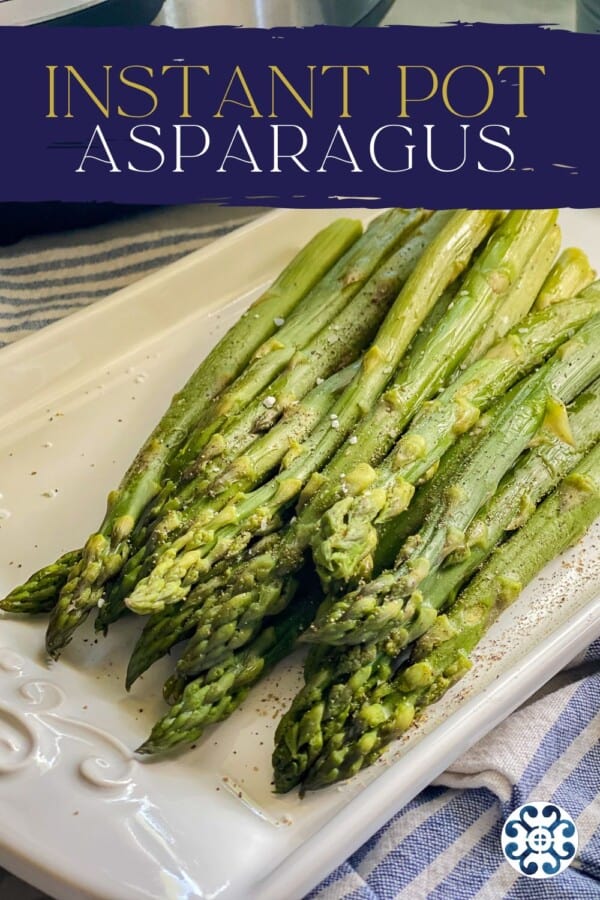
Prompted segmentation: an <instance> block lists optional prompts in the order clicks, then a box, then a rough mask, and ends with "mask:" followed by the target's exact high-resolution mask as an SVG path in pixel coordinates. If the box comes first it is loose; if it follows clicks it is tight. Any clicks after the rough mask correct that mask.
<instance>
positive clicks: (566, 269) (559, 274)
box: [535, 247, 596, 309]
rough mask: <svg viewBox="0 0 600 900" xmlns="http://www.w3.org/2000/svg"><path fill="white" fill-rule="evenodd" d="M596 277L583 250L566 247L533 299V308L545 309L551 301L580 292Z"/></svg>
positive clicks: (565, 298) (558, 300)
mask: <svg viewBox="0 0 600 900" xmlns="http://www.w3.org/2000/svg"><path fill="white" fill-rule="evenodd" d="M595 277H596V273H595V271H594V270H593V269H592V267H591V265H590V261H589V259H588V258H587V256H586V254H585V253H584V252H583V250H580V249H579V248H578V247H568V248H567V249H566V250H563V252H562V253H561V255H560V257H559V260H558V262H557V264H556V266H555V267H554V268H553V270H552V271H551V272H550V274H549V275H548V278H547V279H546V281H545V282H544V284H543V285H542V288H541V290H540V292H539V294H538V297H537V299H536V301H535V309H546V307H548V306H551V305H552V304H553V303H559V302H560V301H561V300H567V299H568V298H569V297H574V296H575V295H576V294H580V293H581V292H582V291H583V290H584V288H586V287H587V286H588V285H589V284H591V283H592V281H593V280H594V278H595Z"/></svg>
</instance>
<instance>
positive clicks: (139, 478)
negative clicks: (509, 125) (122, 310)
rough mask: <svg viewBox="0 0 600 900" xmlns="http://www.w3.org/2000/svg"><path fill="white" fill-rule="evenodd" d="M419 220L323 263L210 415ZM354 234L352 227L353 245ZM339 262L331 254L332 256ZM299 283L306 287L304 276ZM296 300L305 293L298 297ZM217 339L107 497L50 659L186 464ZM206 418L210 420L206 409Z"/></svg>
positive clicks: (236, 399) (400, 218)
mask: <svg viewBox="0 0 600 900" xmlns="http://www.w3.org/2000/svg"><path fill="white" fill-rule="evenodd" d="M420 217H421V214H420V213H419V212H418V211H416V212H410V211H405V210H392V211H391V212H390V213H387V214H384V215H383V216H380V217H379V218H378V219H377V220H376V221H375V222H374V223H372V224H371V226H370V228H369V229H368V230H367V232H366V234H365V235H364V236H363V237H362V238H361V239H359V240H358V241H357V242H356V247H351V248H350V250H349V251H348V252H347V253H346V254H345V255H344V256H343V257H342V259H341V260H339V261H338V262H337V263H336V264H335V265H334V266H333V268H331V267H330V265H329V262H330V261H331V260H330V259H329V260H328V265H327V269H330V271H328V272H327V274H326V275H325V277H324V278H323V279H322V280H321V281H320V283H319V284H317V286H316V287H315V288H314V289H313V290H310V291H309V292H308V295H307V296H305V297H304V301H303V302H302V303H301V304H300V305H298V303H296V304H295V306H296V307H297V308H296V309H295V312H293V313H292V315H291V316H290V318H289V319H288V320H287V322H286V324H284V325H283V326H282V327H281V328H280V330H279V332H278V334H277V335H276V336H274V337H272V338H270V339H269V340H267V341H266V342H264V343H263V344H262V345H261V346H260V347H259V348H258V350H256V351H255V353H254V362H253V363H252V364H251V365H250V366H247V367H246V369H245V371H244V373H243V374H242V375H241V376H240V377H239V378H238V379H237V381H236V382H235V384H234V385H233V386H232V387H231V389H230V390H225V391H223V392H221V393H220V394H219V400H218V404H219V409H218V411H219V412H221V413H223V410H224V407H225V406H226V405H228V406H229V408H231V407H232V405H235V403H240V404H244V403H245V402H247V399H248V397H250V399H252V397H254V396H255V394H251V393H249V391H251V389H252V390H254V391H256V392H258V391H260V389H261V387H262V386H264V385H265V384H267V383H268V381H269V380H270V379H271V377H273V375H274V374H277V371H279V370H280V369H281V368H282V367H283V366H284V365H285V364H286V362H288V361H289V359H290V358H291V357H292V356H293V354H294V352H295V349H296V347H297V346H298V345H300V346H301V345H302V339H303V337H304V338H305V339H306V335H307V334H308V337H310V335H311V333H315V332H318V330H320V327H321V326H322V325H323V324H325V323H326V322H327V321H329V320H330V319H331V318H332V317H333V316H334V315H335V314H336V312H338V311H339V310H340V309H341V308H343V307H344V305H345V304H346V302H347V301H348V299H349V297H351V296H353V294H354V293H356V291H358V290H359V288H360V287H361V285H362V283H364V281H365V280H366V279H367V278H368V277H369V275H370V274H371V272H372V271H373V269H374V268H376V266H377V264H378V263H379V262H381V261H382V259H385V258H386V257H387V256H389V254H390V253H391V252H392V251H393V249H394V247H395V246H396V245H397V244H398V242H399V241H401V240H402V239H403V237H404V236H405V235H406V232H407V231H410V230H411V229H412V228H413V227H414V224H415V222H418V221H419V219H420ZM355 227H356V226H355V225H354V224H353V225H352V229H353V240H354V232H355ZM347 244H348V241H346V245H347ZM339 255H340V254H339V252H338V253H337V257H339ZM323 269H324V267H323V264H322V263H321V261H320V260H319V262H318V274H319V275H321V274H322V273H323ZM325 271H326V270H325ZM296 278H297V276H296ZM304 279H305V283H306V279H307V276H306V275H305V276H304ZM282 280H283V284H284V286H285V284H286V281H285V273H284V276H282V277H281V278H280V279H279V280H278V282H277V284H278V285H280V284H281V282H282ZM317 281H318V279H317V278H314V277H312V275H311V277H310V279H309V283H310V284H311V285H314V284H316V283H317ZM294 283H295V281H292V286H293V285H294ZM279 293H280V288H278V289H277V294H279ZM303 293H304V294H306V291H304V292H303ZM279 305H280V306H282V305H284V306H288V307H289V304H282V303H281V299H280V303H279ZM267 306H268V309H269V313H270V315H269V320H268V321H269V329H270V330H272V329H273V328H274V327H275V326H274V324H273V323H274V319H273V317H272V315H271V313H272V303H271V302H270V301H269V303H268V304H267ZM255 309H257V310H258V312H257V313H256V314H258V315H259V317H261V318H259V319H258V320H256V319H254V318H252V319H251V320H250V325H249V326H246V324H245V323H246V321H247V320H246V319H244V320H242V321H243V322H244V325H243V326H242V325H236V326H235V331H237V330H240V329H241V330H242V333H243V334H245V331H243V329H245V328H246V327H248V328H250V331H251V332H252V333H253V334H254V329H255V328H256V325H257V324H260V322H261V321H262V318H264V316H265V313H264V307H263V305H262V304H261V305H259V306H257V307H255ZM253 315H254V314H253ZM275 319H277V320H278V317H277V316H275ZM311 329H313V331H312V332H311ZM230 334H231V333H230ZM234 336H235V335H234ZM225 340H226V341H227V343H226V345H225V349H223V348H222V347H221V345H218V346H217V348H215V350H213V351H212V353H211V354H209V356H208V357H207V360H206V361H205V363H203V365H202V366H201V372H200V370H199V372H200V375H198V374H197V375H196V376H194V377H193V379H192V380H191V382H190V383H189V384H188V385H187V386H186V388H184V389H183V391H181V392H180V393H179V394H178V395H176V397H175V398H174V401H173V403H172V404H171V407H170V410H169V411H168V412H167V414H166V416H165V417H164V418H163V420H162V422H161V424H160V425H159V426H158V428H157V430H155V432H154V433H153V435H152V436H151V438H150V439H149V440H148V441H147V443H146V444H145V445H144V448H142V451H140V454H139V455H138V457H137V458H136V461H135V462H134V464H133V466H132V467H131V469H130V470H129V473H128V475H127V476H126V479H125V485H126V488H124V487H123V486H122V487H121V489H119V491H117V492H113V493H112V494H111V495H110V496H109V508H108V512H107V515H106V517H105V520H104V523H103V525H102V526H101V528H100V531H99V532H98V533H97V534H94V535H92V536H91V537H90V538H89V540H88V542H87V544H86V548H85V550H84V554H83V558H82V560H81V562H80V563H79V564H78V565H77V566H76V567H74V569H73V571H72V573H70V576H69V580H68V581H67V583H66V585H65V586H64V588H63V590H62V592H61V598H60V600H59V603H58V604H57V606H56V607H55V610H54V612H53V615H52V618H51V622H50V627H49V632H48V635H47V650H48V653H49V654H50V656H54V657H56V656H57V655H58V654H59V653H60V651H61V649H62V647H64V645H65V643H66V642H68V640H70V637H71V635H72V633H73V631H74V629H75V628H76V627H77V625H78V624H80V623H81V621H83V619H84V618H85V617H86V616H87V614H88V613H89V610H90V609H91V608H92V607H93V606H95V604H96V603H97V600H98V599H99V597H100V596H101V595H102V589H103V585H104V584H105V582H106V581H107V580H108V579H109V578H112V577H114V576H115V575H116V574H117V573H118V572H119V571H120V570H121V568H122V566H123V563H124V561H125V559H126V558H127V556H128V554H129V548H130V541H129V538H130V536H131V533H132V531H133V529H134V527H135V525H136V522H137V521H138V520H139V518H140V516H141V515H142V513H143V511H144V509H145V508H146V506H147V505H148V503H149V502H150V501H151V500H152V498H153V497H155V495H156V494H157V492H158V491H159V489H160V483H161V479H162V478H163V476H164V475H165V470H166V469H167V464H169V465H168V472H167V473H166V474H167V475H168V476H169V477H173V473H175V474H176V473H177V472H178V471H179V469H180V467H181V466H182V465H183V464H184V463H185V462H186V460H187V459H188V458H189V457H188V456H187V455H186V454H188V453H190V452H193V451H194V446H193V444H194V441H193V437H192V438H191V439H189V440H186V436H187V433H188V432H189V431H190V429H191V427H192V426H193V425H194V423H195V422H197V421H198V419H199V418H201V416H202V414H206V413H207V408H208V407H209V403H208V400H207V399H206V396H205V394H202V391H203V390H204V387H203V386H206V390H208V391H209V392H210V397H211V398H212V397H215V396H216V395H217V393H219V392H220V389H221V387H222V380H221V379H220V378H219V372H220V370H221V368H223V363H222V362H220V357H221V354H225V356H226V360H227V371H229V367H230V365H231V359H232V358H234V357H235V341H234V339H233V338H231V337H226V339H225ZM254 340H255V338H254V337H253V345H252V349H254V347H255V346H256V345H255V344H254ZM247 358H248V354H247V353H245V355H244V359H243V364H245V363H246V362H247ZM261 378H262V379H265V378H266V381H264V380H263V381H262V382H261ZM205 393H206V391H205ZM201 397H202V399H201ZM208 411H209V412H211V414H212V410H208ZM190 441H191V443H190ZM182 442H185V443H184V445H183V448H181V449H180V450H177V447H178V446H179V445H181V444H182ZM173 456H174V458H173Z"/></svg>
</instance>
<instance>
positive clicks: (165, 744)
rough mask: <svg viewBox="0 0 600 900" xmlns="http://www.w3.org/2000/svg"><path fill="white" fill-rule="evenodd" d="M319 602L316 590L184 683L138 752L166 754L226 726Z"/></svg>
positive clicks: (284, 653)
mask: <svg viewBox="0 0 600 900" xmlns="http://www.w3.org/2000/svg"><path fill="white" fill-rule="evenodd" d="M318 601H319V592H318V591H316V590H312V592H310V591H309V592H308V594H307V595H306V596H305V597H303V598H302V599H301V600H300V601H299V602H298V603H296V604H295V606H294V609H293V610H291V611H290V612H286V614H285V615H282V616H279V617H277V618H275V619H274V620H273V621H272V622H271V623H270V624H269V625H268V626H267V627H266V628H265V629H264V631H262V632H261V634H260V635H259V636H258V637H257V638H256V640H254V641H253V642H252V643H251V644H249V645H248V646H247V647H245V648H244V649H243V650H240V651H239V652H238V653H230V654H229V655H228V657H227V658H226V659H225V660H223V661H222V662H221V663H220V664H219V665H218V666H215V667H213V668H212V669H209V670H208V671H207V672H205V673H203V675H201V676H200V677H199V678H196V679H194V680H193V681H190V682H189V683H188V684H187V685H185V687H184V689H183V693H182V695H181V697H180V698H178V699H177V701H176V702H175V704H174V705H173V706H172V708H171V709H170V710H169V712H168V713H167V714H166V715H165V716H164V717H163V718H162V719H161V720H160V721H159V722H158V723H157V724H156V725H155V726H154V728H153V729H152V733H151V735H150V737H149V738H148V740H146V741H145V742H144V743H143V744H142V745H141V747H139V748H138V750H137V752H138V753H142V754H155V753H165V752H166V751H169V750H173V749H174V748H175V747H178V746H180V745H181V744H184V743H191V742H193V741H196V740H198V738H199V737H201V735H202V733H203V732H204V730H205V729H206V728H207V726H209V725H213V724H214V723H216V722H222V721H223V719H226V718H227V717H228V716H230V715H231V713H232V712H233V711H234V710H235V709H237V707H238V706H239V705H240V703H242V701H243V700H244V699H245V698H246V696H247V695H248V693H249V691H250V690H251V688H252V687H253V686H254V685H255V684H256V683H257V682H258V681H259V680H260V679H261V678H263V677H264V676H265V675H267V674H268V673H269V672H270V671H271V670H272V669H273V668H274V666H275V665H276V664H277V663H278V662H280V661H281V660H282V659H284V658H285V657H286V656H288V655H289V654H290V653H291V651H292V650H293V649H294V645H295V643H296V640H297V638H298V636H299V635H300V634H301V632H302V631H303V630H304V629H305V628H306V626H307V625H308V624H309V623H310V621H311V619H312V617H313V616H314V614H315V610H316V607H317V604H318Z"/></svg>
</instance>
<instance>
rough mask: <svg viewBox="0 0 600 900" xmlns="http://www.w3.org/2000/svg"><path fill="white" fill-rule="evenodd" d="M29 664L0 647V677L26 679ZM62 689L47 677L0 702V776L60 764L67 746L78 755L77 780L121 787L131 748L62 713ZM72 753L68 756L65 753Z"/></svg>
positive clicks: (26, 684)
mask: <svg viewBox="0 0 600 900" xmlns="http://www.w3.org/2000/svg"><path fill="white" fill-rule="evenodd" d="M26 669H27V664H26V662H25V660H24V659H22V658H21V657H20V656H19V655H18V654H16V653H14V652H13V651H12V650H9V649H7V648H4V647H3V648H0V677H1V676H4V677H12V678H14V679H18V681H22V679H24V678H26ZM65 700H66V697H65V694H64V691H63V690H62V688H60V687H59V686H58V685H57V684H55V683H54V682H52V681H50V680H48V679H32V680H30V681H23V682H22V683H21V684H19V685H18V687H17V690H16V694H15V702H14V703H6V702H3V703H0V776H2V775H12V774H15V773H17V772H20V771H22V770H23V769H26V768H29V767H31V766H33V765H37V766H38V768H40V769H41V770H42V771H46V770H47V769H50V768H53V767H54V766H56V765H58V764H60V763H61V762H62V761H63V760H64V759H65V756H66V754H65V753H64V752H63V751H64V748H63V746H62V745H63V742H64V740H65V738H66V739H68V740H69V748H72V747H74V746H76V748H77V755H78V756H80V751H81V757H82V758H80V759H79V761H77V762H76V763H75V766H76V771H77V773H78V775H79V777H80V778H82V779H83V780H84V781H85V782H87V784H89V785H90V786H91V787H94V788H101V789H110V788H123V787H125V786H127V785H128V784H130V782H131V780H132V774H133V769H134V767H135V765H136V763H135V760H134V758H133V754H132V753H131V751H130V750H129V749H128V748H127V747H126V746H125V745H124V744H122V743H121V741H119V740H118V739H117V738H115V737H113V735H111V734H110V733H109V732H107V731H104V730H103V729H101V728H98V727H96V726H95V725H90V724H88V723H87V722H84V721H82V720H81V719H77V718H73V717H71V716H67V715H65V714H64V713H63V712H61V708H62V706H63V704H64V702H65ZM69 755H70V754H69Z"/></svg>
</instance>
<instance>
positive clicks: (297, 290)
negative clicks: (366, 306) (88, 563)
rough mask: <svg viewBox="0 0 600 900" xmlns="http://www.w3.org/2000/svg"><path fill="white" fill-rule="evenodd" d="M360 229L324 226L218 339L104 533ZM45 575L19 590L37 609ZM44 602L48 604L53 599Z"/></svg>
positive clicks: (142, 458)
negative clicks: (219, 339) (281, 319)
mask: <svg viewBox="0 0 600 900" xmlns="http://www.w3.org/2000/svg"><path fill="white" fill-rule="evenodd" d="M361 233H362V226H361V224H360V222H358V221H354V220H351V219H338V220H337V221H335V222H332V223H331V224H330V225H329V226H327V227H326V228H324V229H323V230H322V231H320V232H319V233H318V234H317V235H315V237H314V238H312V240H311V241H309V243H308V244H307V245H306V246H305V247H304V248H303V249H302V250H301V251H300V252H299V253H298V254H297V255H296V256H295V257H294V259H292V261H291V262H290V263H289V265H288V266H287V267H286V268H285V269H284V271H283V272H282V273H281V275H280V276H279V277H278V278H277V279H276V281H275V282H274V283H273V284H272V285H271V287H270V288H269V289H268V290H267V291H266V292H265V293H264V294H262V295H261V296H260V297H259V298H258V300H256V302H255V303H254V304H253V305H252V306H251V307H250V309H249V310H248V311H247V312H246V313H245V314H244V315H243V316H242V317H241V318H240V320H239V321H238V322H237V323H236V324H235V325H234V326H233V328H231V329H230V331H229V332H228V333H227V334H226V335H225V336H224V337H223V338H222V340H221V341H219V343H218V344H217V346H216V347H215V348H214V350H213V351H212V352H211V353H210V354H209V355H208V356H207V358H206V359H205V360H204V361H203V362H202V363H201V365H200V366H199V368H198V369H197V370H196V372H195V373H194V374H193V375H192V377H191V378H190V379H189V381H188V382H187V384H186V385H185V387H184V388H183V389H182V390H181V391H180V392H179V393H178V394H176V395H175V397H174V398H173V401H172V403H171V405H170V407H169V409H168V410H167V412H166V413H165V415H164V416H163V418H162V419H161V421H160V423H159V424H158V426H157V427H156V429H155V430H154V431H153V432H152V434H151V435H150V437H149V438H148V440H147V441H146V443H145V444H144V446H143V447H142V449H141V450H140V452H139V453H138V455H137V456H136V458H135V460H134V462H133V464H132V465H131V466H130V468H129V470H128V471H127V473H126V475H125V477H124V478H123V480H122V482H121V484H120V486H119V489H118V491H116V492H113V493H112V494H111V496H110V498H109V509H108V512H107V515H106V518H105V521H104V522H103V524H102V526H101V529H100V532H101V535H103V536H104V537H107V536H111V535H112V531H113V527H114V531H115V535H116V540H117V541H119V540H120V538H119V535H120V534H121V533H122V532H123V531H125V532H130V531H131V528H130V523H129V517H132V518H133V519H134V521H137V519H138V517H139V515H140V513H141V511H142V510H143V509H144V507H145V506H146V505H147V503H148V502H149V500H150V499H151V498H152V497H153V496H154V494H155V493H156V490H157V486H158V483H159V482H160V479H161V476H162V473H163V472H164V469H165V466H166V463H167V462H168V460H169V458H170V456H172V455H173V453H174V452H175V451H176V450H177V447H178V445H179V444H180V443H181V441H182V440H184V439H185V437H186V434H187V431H188V430H189V429H190V427H191V426H192V425H193V424H194V422H195V421H197V419H198V418H199V417H200V416H201V415H202V414H203V413H205V412H206V410H207V408H208V407H209V405H210V403H211V401H212V400H213V399H214V398H215V397H216V396H217V395H218V394H219V393H220V392H221V391H222V390H224V389H225V388H226V387H227V385H228V384H230V383H231V381H232V380H233V379H234V378H236V377H237V376H238V375H239V374H240V372H242V371H243V370H244V368H245V367H246V365H247V364H248V362H249V360H250V359H251V357H252V355H253V354H254V353H255V352H256V351H257V350H258V348H259V347H260V346H261V345H262V344H263V343H264V342H265V341H266V340H267V339H268V338H269V337H270V336H271V335H273V334H274V333H275V331H276V330H277V325H276V320H278V318H279V317H282V318H285V317H286V316H288V315H289V314H290V313H291V312H292V311H293V309H294V308H295V307H296V306H297V305H298V303H299V302H300V301H301V300H302V299H303V298H304V297H305V296H306V295H307V294H308V293H309V292H310V291H311V289H312V288H313V287H314V286H315V284H317V282H319V281H320V280H321V279H322V278H323V276H324V275H325V274H326V273H327V271H328V270H329V269H330V268H331V267H332V266H333V265H334V264H335V263H336V262H337V260H338V259H339V258H340V257H341V256H342V255H343V254H344V253H345V252H346V251H347V250H348V249H349V248H350V247H351V246H352V244H354V243H355V242H356V241H357V240H358V238H359V237H360V235H361ZM96 543H99V542H98V541H97V542H96ZM82 552H83V551H73V553H74V554H75V553H78V556H77V557H76V556H75V555H73V557H72V563H71V568H72V569H74V568H75V566H77V565H79V564H80V563H81V560H82ZM69 559H70V560H71V558H69ZM59 563H60V568H61V570H62V568H63V566H64V558H63V559H62V560H60V561H57V562H56V563H51V564H50V565H49V566H48V573H47V574H48V576H49V577H50V578H51V579H52V578H55V579H56V585H57V587H58V588H59V589H62V587H63V586H64V584H65V583H66V581H67V578H64V580H63V575H62V572H61V576H60V579H59V578H58V575H57V571H56V568H55V567H56V566H57V565H59ZM41 574H42V573H41V572H36V573H35V575H34V576H33V580H32V582H31V584H30V583H29V582H27V583H26V584H24V585H23V586H22V587H21V589H20V590H21V595H20V596H21V599H22V600H23V601H25V600H26V599H27V600H28V602H30V603H31V604H32V606H33V608H35V606H36V598H35V594H36V591H37V589H38V586H39V584H40V578H41ZM29 591H31V594H32V596H31V598H30V600H29V599H28V597H27V595H28V592H29ZM44 602H48V603H49V602H50V600H49V598H47V599H46V600H45V601H44Z"/></svg>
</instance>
